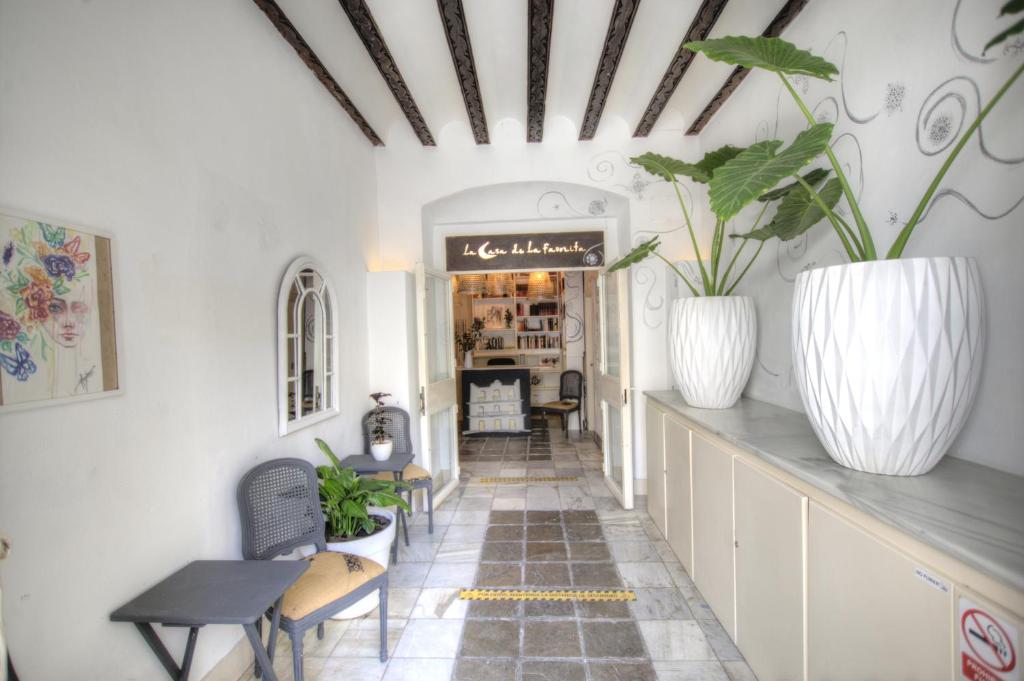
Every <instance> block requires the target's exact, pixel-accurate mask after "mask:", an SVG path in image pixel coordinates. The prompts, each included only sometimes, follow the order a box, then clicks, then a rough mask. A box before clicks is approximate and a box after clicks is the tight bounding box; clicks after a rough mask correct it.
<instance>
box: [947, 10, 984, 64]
mask: <svg viewBox="0 0 1024 681" xmlns="http://www.w3.org/2000/svg"><path fill="white" fill-rule="evenodd" d="M962 4H964V0H956V5H955V6H954V7H953V20H952V21H950V22H949V41H950V43H952V45H953V51H954V52H956V53H957V54H958V55H960V56H961V57H963V58H964V59H966V60H967V61H971V62H974V63H975V64H990V63H992V62H994V61H995V59H994V58H990V57H982V56H981V55H975V54H971V53H970V52H968V51H967V50H965V49H964V46H963V43H961V42H960V34H959V33H958V31H957V19H958V18H959V16H960V5H962Z"/></svg>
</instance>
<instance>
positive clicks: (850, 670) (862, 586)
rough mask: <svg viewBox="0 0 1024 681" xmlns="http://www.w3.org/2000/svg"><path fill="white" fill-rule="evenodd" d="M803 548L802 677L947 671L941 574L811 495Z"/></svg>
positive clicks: (927, 677)
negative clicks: (804, 655)
mask: <svg viewBox="0 0 1024 681" xmlns="http://www.w3.org/2000/svg"><path fill="white" fill-rule="evenodd" d="M807 549H808V563H807V570H808V587H807V606H808V609H807V617H808V619H807V652H808V654H807V664H808V678H809V679H810V681H824V680H826V679H827V680H828V681H843V680H844V679H849V680H850V681H865V680H866V679H902V680H905V681H906V680H910V679H920V680H921V681H934V680H935V679H949V678H952V676H953V669H952V639H953V632H952V631H951V627H952V620H953V606H952V602H953V599H952V595H951V594H952V589H951V588H950V587H949V584H950V583H949V581H948V580H946V579H945V578H943V577H941V576H939V575H938V574H937V573H935V572H934V571H933V570H930V569H929V568H927V567H926V566H923V565H921V564H919V563H916V562H914V561H912V560H911V559H910V558H909V557H907V556H905V555H904V554H902V553H900V552H898V551H896V550H895V549H893V548H890V547H889V546H888V545H887V544H884V543H882V542H881V541H880V540H878V539H876V538H875V537H873V536H871V535H870V534H868V533H867V532H865V531H864V530H862V529H860V528H859V527H856V526H854V525H853V524H851V523H849V522H847V521H846V520H844V519H842V518H840V517H839V516H837V515H835V514H834V513H832V512H831V511H828V510H826V509H825V508H823V507H822V506H819V505H818V504H816V503H811V510H810V518H809V520H808V539H807ZM918 570H924V571H926V572H927V573H928V574H930V575H932V576H933V577H937V578H938V579H939V580H940V582H941V583H944V584H945V585H946V590H945V591H943V589H942V588H941V587H937V586H935V585H933V584H931V583H929V582H928V581H927V580H925V579H923V578H921V577H919V576H918V574H917V572H916V571H918Z"/></svg>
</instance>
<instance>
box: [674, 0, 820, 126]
mask: <svg viewBox="0 0 1024 681" xmlns="http://www.w3.org/2000/svg"><path fill="white" fill-rule="evenodd" d="M807 3H808V0H788V2H786V4H785V5H783V6H782V9H780V10H779V13H778V14H776V15H775V18H774V19H772V22H771V23H770V24H768V28H766V29H764V32H763V33H762V34H761V35H762V36H764V37H765V38H777V37H779V35H781V33H782V32H783V31H784V30H786V27H787V26H789V24H790V23H792V21H793V19H795V18H796V15H798V14H800V10H802V9H803V8H804V7H805V6H806V5H807ZM748 73H750V70H749V69H745V68H743V67H742V66H737V67H736V68H735V69H733V71H732V73H731V74H729V77H728V78H727V79H726V81H725V84H724V85H722V87H721V88H719V90H718V92H716V93H715V96H714V97H712V98H711V101H710V102H708V105H707V106H706V107H704V110H703V111H701V112H700V115H699V116H697V119H696V120H695V121H694V122H693V125H691V126H690V129H689V130H687V131H686V134H687V135H697V134H699V133H700V131H701V130H703V129H704V126H705V125H707V124H708V121H710V120H711V117H712V116H714V115H715V114H716V113H717V112H718V110H719V109H721V108H722V105H723V104H725V100H727V99H729V96H730V95H732V93H733V92H734V91H735V90H736V88H738V87H739V86H740V83H742V82H743V79H744V78H746V77H747V74H748Z"/></svg>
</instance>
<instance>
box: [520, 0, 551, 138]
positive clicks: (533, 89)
mask: <svg viewBox="0 0 1024 681" xmlns="http://www.w3.org/2000/svg"><path fill="white" fill-rule="evenodd" d="M554 15H555V0H530V18H529V26H528V29H529V31H530V38H529V41H530V44H529V59H530V63H529V67H528V69H527V70H528V72H529V79H528V81H529V83H528V86H527V88H528V89H527V97H526V141H527V142H540V141H541V140H543V139H544V108H545V102H546V101H547V92H548V63H549V62H550V60H551V24H552V21H553V19H554Z"/></svg>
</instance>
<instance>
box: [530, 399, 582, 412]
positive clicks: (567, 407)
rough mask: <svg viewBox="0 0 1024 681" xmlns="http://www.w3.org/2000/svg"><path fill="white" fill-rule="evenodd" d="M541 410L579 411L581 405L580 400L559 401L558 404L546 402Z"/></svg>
mask: <svg viewBox="0 0 1024 681" xmlns="http://www.w3.org/2000/svg"><path fill="white" fill-rule="evenodd" d="M540 406H541V409H550V410H552V411H572V410H573V409H578V408H579V406H580V403H579V401H578V400H558V401H556V402H545V403H544V404H542V405H540Z"/></svg>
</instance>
